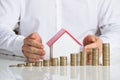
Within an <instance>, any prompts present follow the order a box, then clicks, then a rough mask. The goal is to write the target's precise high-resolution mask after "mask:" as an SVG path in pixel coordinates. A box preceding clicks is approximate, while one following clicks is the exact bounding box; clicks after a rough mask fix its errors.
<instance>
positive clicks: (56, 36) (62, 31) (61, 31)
mask: <svg viewBox="0 0 120 80" xmlns="http://www.w3.org/2000/svg"><path fill="white" fill-rule="evenodd" d="M64 33H67V34H68V35H69V36H70V37H71V38H72V39H73V40H75V41H76V42H77V43H78V44H79V45H82V44H81V43H80V42H79V41H78V40H77V39H75V38H74V37H73V36H72V35H71V34H70V33H69V32H68V31H67V30H65V29H63V28H62V29H61V30H60V31H59V32H58V33H57V34H56V35H55V36H53V37H52V38H51V39H50V40H49V41H48V42H47V45H48V46H49V47H51V46H52V45H53V44H54V43H55V42H56V41H57V40H58V39H59V38H60V37H61V36H62V35H63V34H64Z"/></svg>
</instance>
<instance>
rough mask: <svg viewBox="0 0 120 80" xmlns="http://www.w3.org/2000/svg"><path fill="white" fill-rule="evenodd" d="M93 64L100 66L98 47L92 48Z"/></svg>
mask: <svg viewBox="0 0 120 80" xmlns="http://www.w3.org/2000/svg"><path fill="white" fill-rule="evenodd" d="M92 65H93V66H99V49H98V48H93V49H92Z"/></svg>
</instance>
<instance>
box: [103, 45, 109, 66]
mask: <svg viewBox="0 0 120 80" xmlns="http://www.w3.org/2000/svg"><path fill="white" fill-rule="evenodd" d="M103 66H110V44H109V43H103Z"/></svg>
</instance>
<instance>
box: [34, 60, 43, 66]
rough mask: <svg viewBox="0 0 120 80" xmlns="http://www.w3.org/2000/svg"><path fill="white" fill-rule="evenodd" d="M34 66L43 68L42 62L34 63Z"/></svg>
mask: <svg viewBox="0 0 120 80" xmlns="http://www.w3.org/2000/svg"><path fill="white" fill-rule="evenodd" d="M35 66H37V67H41V66H43V62H42V61H39V62H35Z"/></svg>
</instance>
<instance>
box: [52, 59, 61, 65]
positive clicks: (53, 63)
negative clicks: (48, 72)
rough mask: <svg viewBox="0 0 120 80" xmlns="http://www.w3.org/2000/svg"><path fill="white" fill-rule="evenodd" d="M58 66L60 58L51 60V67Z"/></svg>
mask: <svg viewBox="0 0 120 80" xmlns="http://www.w3.org/2000/svg"><path fill="white" fill-rule="evenodd" d="M58 65H59V61H58V58H52V59H51V66H58Z"/></svg>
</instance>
